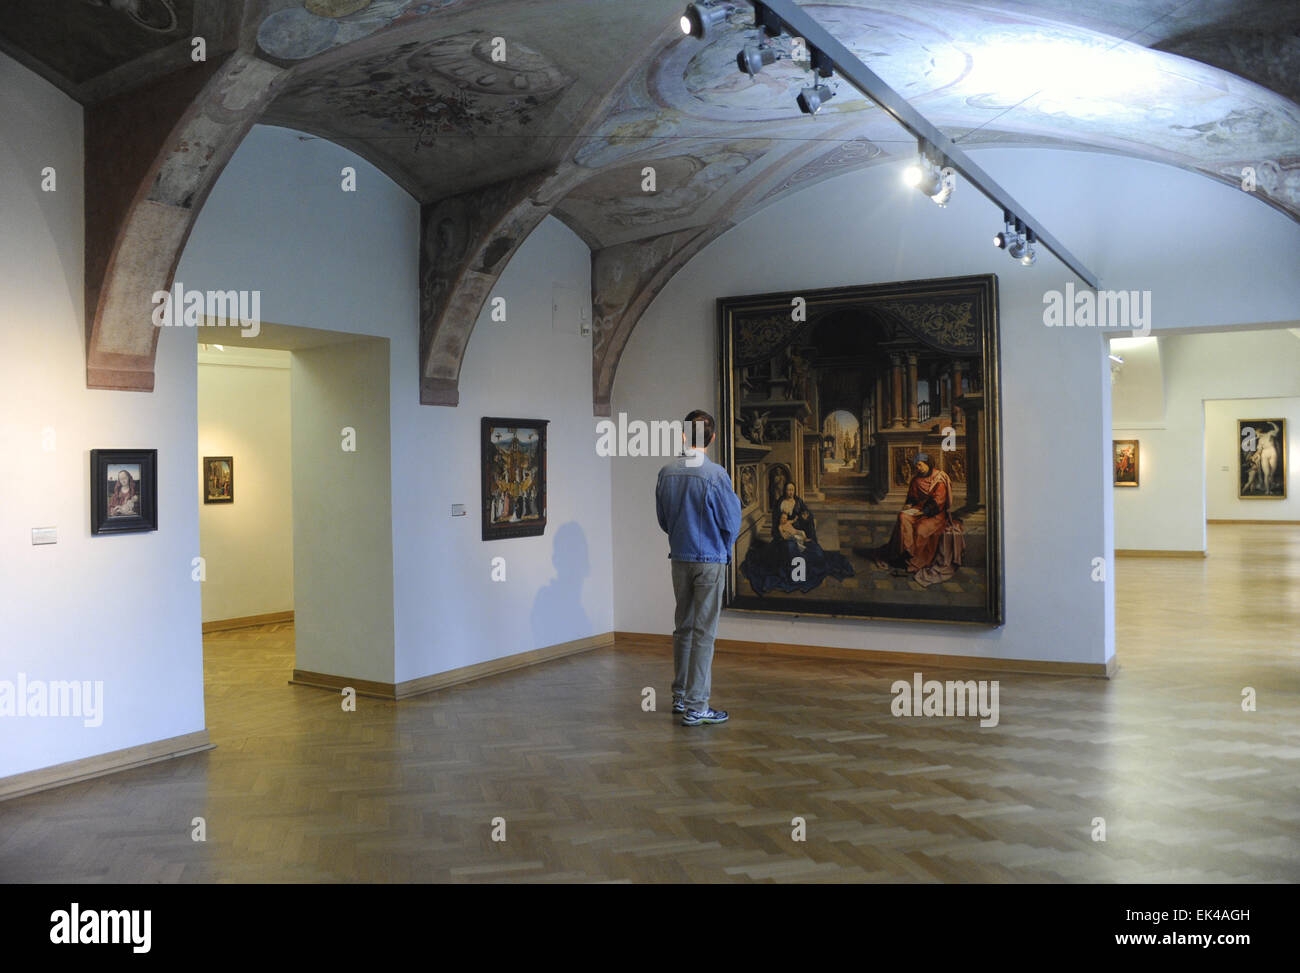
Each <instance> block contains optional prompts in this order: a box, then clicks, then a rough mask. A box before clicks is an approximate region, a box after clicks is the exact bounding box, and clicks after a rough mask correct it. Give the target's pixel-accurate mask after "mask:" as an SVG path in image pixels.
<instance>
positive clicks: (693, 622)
mask: <svg viewBox="0 0 1300 973" xmlns="http://www.w3.org/2000/svg"><path fill="white" fill-rule="evenodd" d="M713 436H714V423H713V416H711V415H709V414H708V413H707V412H705V411H703V410H702V409H696V410H695V411H694V412H692V413H691V414H690V415H688V416H687V417H686V429H685V431H684V432H683V434H682V440H683V442H684V443H685V446H686V452H685V455H683V456H679V457H678V458H677V459H675V460H673V461H672V462H671V463H668V464H667V465H665V466H664V468H663V469H661V470H660V471H659V482H658V485H657V486H656V487H655V511H656V513H657V514H658V517H659V526H660V527H661V528H663V531H664V533H666V534H667V535H668V556H669V557H670V558H671V559H672V562H673V594H674V596H675V597H676V600H677V612H676V617H675V627H674V629H673V712H674V713H681V714H683V715H682V725H683V726H700V725H701V724H705V723H725V722H726V720H727V713H726V711H725V710H717V709H710V707H709V691H710V688H711V685H710V684H711V682H712V679H713V639H714V636H715V634H716V633H717V629H718V615H719V614H720V613H721V611H722V593H723V590H724V588H725V586H726V581H727V564H728V563H729V562H730V561H731V548H732V545H733V544H735V542H736V535H737V534H738V533H739V532H740V500H739V498H738V497H737V496H736V491H735V490H734V489H732V486H731V477H729V476H727V471H726V470H724V469H723V468H722V467H721V466H719V465H718V464H717V463H714V462H711V461H710V460H709V458H708V456H707V455H706V452H705V451H706V450H707V449H708V448H709V446H710V445H711V444H712V443H713Z"/></svg>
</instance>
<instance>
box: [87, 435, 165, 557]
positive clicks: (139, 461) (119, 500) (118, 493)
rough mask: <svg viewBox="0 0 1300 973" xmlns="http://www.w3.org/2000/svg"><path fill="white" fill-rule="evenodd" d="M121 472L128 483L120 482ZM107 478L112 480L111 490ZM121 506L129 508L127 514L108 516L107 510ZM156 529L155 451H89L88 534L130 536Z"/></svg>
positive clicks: (156, 488)
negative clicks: (124, 474) (125, 476)
mask: <svg viewBox="0 0 1300 973" xmlns="http://www.w3.org/2000/svg"><path fill="white" fill-rule="evenodd" d="M123 472H125V473H126V475H127V478H128V481H131V482H128V481H122V480H120V475H121V474H122V473H123ZM110 478H112V479H113V480H114V487H113V488H111V489H110V486H109V479H110ZM132 493H133V494H134V495H133V496H132V495H131V494H132ZM122 507H129V511H130V512H129V513H110V509H119V510H120V509H122ZM157 529H158V450H156V449H92V450H91V451H90V533H91V534H92V535H95V536H97V535H102V534H134V533H139V532H141V531H150V530H157Z"/></svg>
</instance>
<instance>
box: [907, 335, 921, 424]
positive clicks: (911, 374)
mask: <svg viewBox="0 0 1300 973" xmlns="http://www.w3.org/2000/svg"><path fill="white" fill-rule="evenodd" d="M916 389H917V383H916V352H914V351H909V352H908V353H907V386H906V388H905V389H904V391H905V393H906V395H907V421H908V423H909V424H911V423H914V422H916V421H917V420H918V418H919V416H918V413H917V408H916Z"/></svg>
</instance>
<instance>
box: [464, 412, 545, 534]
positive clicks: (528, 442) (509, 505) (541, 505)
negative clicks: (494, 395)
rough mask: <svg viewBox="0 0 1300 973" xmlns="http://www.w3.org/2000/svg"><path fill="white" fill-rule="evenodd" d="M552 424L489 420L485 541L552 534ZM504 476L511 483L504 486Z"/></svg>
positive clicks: (484, 436)
mask: <svg viewBox="0 0 1300 973" xmlns="http://www.w3.org/2000/svg"><path fill="white" fill-rule="evenodd" d="M549 423H550V420H549V419H515V418H505V417H500V416H484V417H483V421H482V425H481V427H480V433H481V446H482V449H481V461H482V476H483V479H482V497H481V500H482V502H481V505H480V506H481V509H482V516H483V540H485V541H496V540H505V539H508V538H514V537H540V536H541V535H543V534H545V533H546V427H547V426H548V425H549ZM521 433H522V435H521ZM506 437H510V440H509V441H510V442H511V443H513V444H515V446H514V448H513V449H512V448H511V447H510V446H509V445H506V444H505V443H506ZM506 450H511V452H512V453H513V455H514V458H508V457H507V456H506ZM529 453H531V456H529V455H527V454H529ZM505 466H509V467H510V468H509V469H505V468H503V467H505ZM503 475H504V477H505V478H506V479H508V480H509V482H508V483H506V485H505V486H504V487H503V482H505V481H504V480H503Z"/></svg>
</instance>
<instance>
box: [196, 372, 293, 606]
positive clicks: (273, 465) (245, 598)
mask: <svg viewBox="0 0 1300 973" xmlns="http://www.w3.org/2000/svg"><path fill="white" fill-rule="evenodd" d="M198 376H199V377H198V381H199V391H198V395H199V457H200V466H199V467H198V469H199V474H198V475H199V477H200V478H201V477H202V475H203V472H202V470H203V468H202V465H201V460H202V457H204V456H230V457H232V458H233V460H234V474H235V487H234V493H235V502H234V503H210V504H209V503H203V502H202V497H203V484H202V483H201V482H200V484H199V538H200V540H201V542H202V545H203V548H202V549H203V557H204V559H205V560H206V562H207V565H206V567H207V580H206V581H204V583H203V589H202V593H203V620H204V621H205V622H210V621H217V620H220V619H226V618H247V617H249V616H250V615H265V614H268V613H270V612H284V611H292V610H293V479H292V477H293V471H292V465H293V464H292V463H291V462H290V445H289V416H290V410H289V354H288V352H276V351H265V350H262V349H249V350H246V351H244V352H243V353H242V355H238V356H236V354H235V353H234V352H233V350H232V352H231V354H225V353H223V352H218V351H215V350H214V351H213V352H211V353H210V354H207V355H204V354H203V353H200V361H199V371H198Z"/></svg>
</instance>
